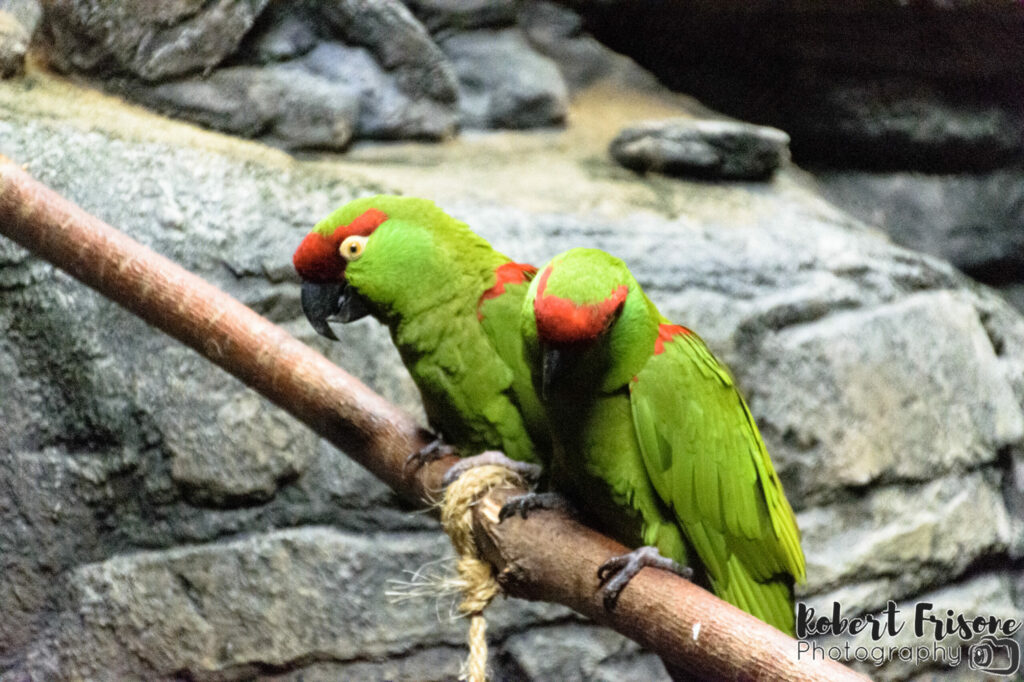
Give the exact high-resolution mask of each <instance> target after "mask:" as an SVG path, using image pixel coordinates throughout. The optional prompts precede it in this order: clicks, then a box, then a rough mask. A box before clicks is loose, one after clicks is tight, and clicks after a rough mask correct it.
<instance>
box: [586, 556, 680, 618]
mask: <svg viewBox="0 0 1024 682" xmlns="http://www.w3.org/2000/svg"><path fill="white" fill-rule="evenodd" d="M645 567H650V568H660V569H661V570H663V571H668V572H669V573H674V574H676V575H678V576H679V577H680V578H685V579H686V580H690V579H691V578H693V569H692V568H690V567H689V566H683V565H681V564H680V563H679V562H678V561H674V560H672V559H669V558H668V557H664V556H662V555H661V553H660V552H659V551H658V548H657V547H652V546H651V545H645V546H644V547H637V548H636V549H634V550H633V551H632V552H628V553H626V554H620V555H619V556H616V557H612V558H611V559H609V560H608V561H606V562H604V563H603V564H601V567H600V568H598V569H597V579H598V580H600V581H601V583H602V585H601V592H602V594H603V599H604V607H605V608H606V609H608V610H609V611H611V610H613V609H614V608H615V603H616V602H617V601H619V595H621V594H622V590H624V589H625V588H626V585H628V584H629V581H631V580H632V579H633V578H635V577H636V574H637V573H639V572H640V570H641V569H643V568H645Z"/></svg>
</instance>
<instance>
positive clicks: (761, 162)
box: [609, 118, 789, 180]
mask: <svg viewBox="0 0 1024 682" xmlns="http://www.w3.org/2000/svg"><path fill="white" fill-rule="evenodd" d="M609 151H610V153H611V155H612V158H614V159H615V160H616V161H618V162H619V163H621V164H622V165H623V166H625V167H626V168H631V169H633V170H635V171H640V172H642V173H643V172H647V171H656V172H661V173H668V174H669V175H689V176H693V177H700V178H717V179H723V180H764V179H765V178H768V177H770V176H771V174H772V173H774V172H775V170H776V169H777V168H778V167H779V166H780V165H782V163H783V162H785V161H786V160H787V159H788V158H789V136H788V135H786V133H784V132H782V131H781V130H776V129H774V128H766V127H764V126H755V125H751V124H749V123H741V122H736V121H702V120H694V119H684V118H677V119H672V120H665V121H643V122H641V123H637V124H636V125H633V126H630V127H628V128H626V129H625V130H623V131H622V132H620V133H619V134H618V136H616V138H615V139H614V140H612V143H611V147H610V148H609Z"/></svg>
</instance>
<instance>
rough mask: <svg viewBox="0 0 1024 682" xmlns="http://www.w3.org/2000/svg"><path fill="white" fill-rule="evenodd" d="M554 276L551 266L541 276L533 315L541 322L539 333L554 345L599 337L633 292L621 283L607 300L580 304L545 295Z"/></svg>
mask: <svg viewBox="0 0 1024 682" xmlns="http://www.w3.org/2000/svg"><path fill="white" fill-rule="evenodd" d="M550 276H551V266H550V265H549V266H548V267H546V268H544V272H542V273H541V274H540V281H539V282H538V283H537V298H535V299H534V301H533V312H534V316H535V317H536V319H537V334H538V335H539V336H540V338H541V339H543V340H544V341H549V342H552V343H579V342H581V341H590V340H592V339H595V338H597V336H598V335H599V334H601V332H603V331H604V330H605V329H607V328H608V325H609V324H610V323H611V321H612V316H613V315H615V313H616V312H618V310H619V308H621V307H622V304H623V303H625V301H626V295H627V294H628V293H629V287H627V286H626V285H625V284H620V285H619V286H617V287H615V289H614V290H612V292H611V293H610V294H608V297H607V298H605V299H604V300H603V301H600V302H598V303H576V302H575V301H572V300H570V299H568V298H561V297H560V296H545V295H544V290H545V289H546V288H547V284H548V277H550Z"/></svg>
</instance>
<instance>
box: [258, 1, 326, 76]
mask: <svg viewBox="0 0 1024 682" xmlns="http://www.w3.org/2000/svg"><path fill="white" fill-rule="evenodd" d="M317 42H318V36H317V21H316V17H315V16H312V13H311V12H310V11H308V10H307V9H306V8H305V7H303V6H301V5H299V4H298V3H287V4H286V3H281V2H274V3H270V5H268V6H267V8H266V9H265V10H264V11H263V13H262V14H260V16H259V18H258V19H257V20H256V25H255V26H253V28H252V30H251V31H250V32H249V33H248V34H247V35H246V37H245V40H243V41H242V44H241V46H240V47H239V50H238V57H239V58H241V59H242V60H244V61H247V62H248V61H252V62H255V63H257V64H270V63H273V62H279V61H284V60H287V59H294V58H296V57H301V56H302V55H304V54H306V53H307V52H309V51H310V50H312V49H313V48H314V47H315V46H316V44H317Z"/></svg>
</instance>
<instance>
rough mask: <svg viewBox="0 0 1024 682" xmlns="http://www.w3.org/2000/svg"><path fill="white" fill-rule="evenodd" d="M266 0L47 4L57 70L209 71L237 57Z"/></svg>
mask: <svg viewBox="0 0 1024 682" xmlns="http://www.w3.org/2000/svg"><path fill="white" fill-rule="evenodd" d="M266 4H267V0H214V2H203V1H202V0H183V1H182V2H177V3H173V4H170V3H168V4H161V5H160V6H159V7H156V8H154V7H153V6H152V5H151V4H150V3H147V2H127V3H120V2H118V3H100V4H96V3H90V2H79V1H78V0H55V1H54V2H50V3H48V4H47V10H46V17H45V29H46V32H47V34H48V37H49V39H50V41H51V42H52V47H53V49H52V50H51V52H50V55H51V58H52V60H53V62H54V64H55V65H57V66H58V67H59V68H61V69H64V70H76V71H85V72H89V73H95V74H98V75H111V74H121V73H124V74H130V75H133V76H137V77H139V78H141V79H142V80H145V81H159V80H164V79H167V78H174V77H177V76H183V75H186V74H189V73H194V72H197V71H203V70H209V69H211V68H212V67H214V66H216V65H218V64H220V63H221V62H222V61H223V60H224V58H225V57H227V56H228V55H229V54H231V53H232V52H234V51H235V49H236V48H237V47H238V44H239V43H240V42H241V40H242V37H243V36H244V35H245V34H246V32H247V31H248V30H249V29H250V28H251V27H252V25H253V23H254V22H255V20H256V17H257V16H258V15H259V13H260V11H261V10H262V9H263V7H264V6H265V5H266Z"/></svg>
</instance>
